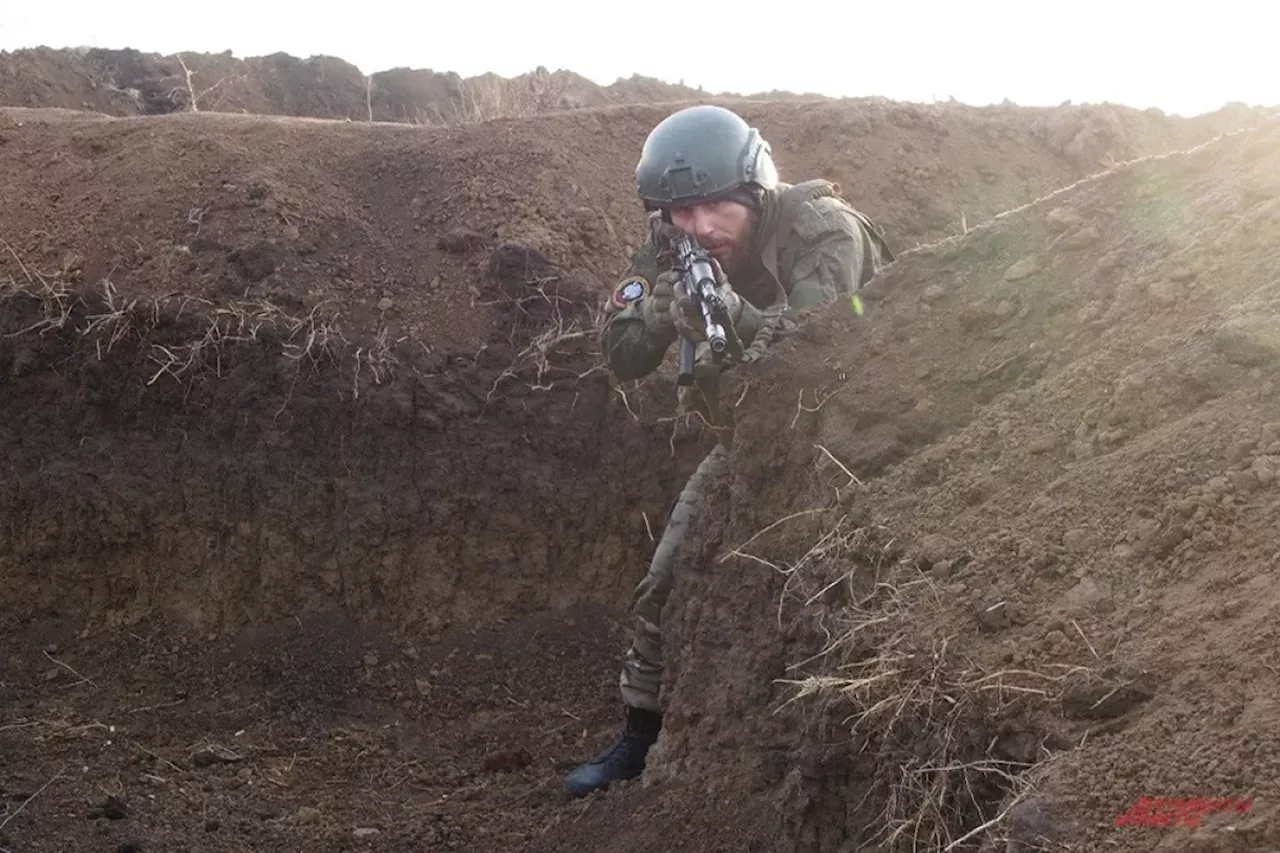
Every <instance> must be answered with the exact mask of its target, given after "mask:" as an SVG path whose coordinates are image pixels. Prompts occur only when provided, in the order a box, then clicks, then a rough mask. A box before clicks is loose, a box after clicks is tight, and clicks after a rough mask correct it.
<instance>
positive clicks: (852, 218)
mask: <svg viewBox="0 0 1280 853" xmlns="http://www.w3.org/2000/svg"><path fill="white" fill-rule="evenodd" d="M861 228H862V221H861V220H860V219H859V217H858V215H857V213H856V212H855V211H854V209H853V207H852V206H851V205H850V204H849V203H848V202H847V201H845V200H844V199H842V198H840V197H839V196H818V197H817V198H810V199H807V200H805V201H803V202H801V203H800V204H799V205H797V207H796V210H795V213H794V215H793V218H792V221H791V230H792V232H794V234H795V236H797V237H799V238H800V239H801V240H803V241H804V242H805V243H814V242H817V241H819V240H824V239H826V238H829V237H832V236H838V235H848V236H854V235H856V234H858V232H859V231H860V230H861Z"/></svg>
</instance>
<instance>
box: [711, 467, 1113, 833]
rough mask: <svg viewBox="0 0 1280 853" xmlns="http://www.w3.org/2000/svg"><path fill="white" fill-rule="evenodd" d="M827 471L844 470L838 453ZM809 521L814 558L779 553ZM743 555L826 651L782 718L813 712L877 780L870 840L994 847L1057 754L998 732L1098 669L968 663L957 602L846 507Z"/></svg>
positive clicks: (772, 534) (791, 524)
mask: <svg viewBox="0 0 1280 853" xmlns="http://www.w3.org/2000/svg"><path fill="white" fill-rule="evenodd" d="M818 450H819V451H821V450H822V448H818ZM818 464H820V465H826V466H827V467H828V468H830V467H832V466H833V464H834V465H836V466H838V467H840V468H843V466H839V463H838V460H833V458H832V457H830V456H829V455H823V456H819V457H818ZM849 484H850V486H854V485H855V481H854V480H853V479H852V478H850V480H849ZM812 527H818V528H819V529H821V531H822V532H821V533H820V534H819V535H818V536H817V538H816V539H808V538H807V536H808V535H807V534H803V536H804V537H805V538H806V540H807V541H811V542H812V544H811V545H810V546H809V547H808V548H807V550H805V551H804V552H803V553H802V554H800V555H799V556H798V557H795V558H784V557H782V556H779V552H782V553H785V552H786V551H787V550H790V551H791V552H792V553H794V552H795V550H796V549H795V548H794V547H791V548H790V549H788V548H787V546H786V545H785V544H778V537H779V534H781V533H783V532H789V533H790V536H789V537H788V538H789V540H790V541H792V542H794V541H795V540H796V538H797V535H799V534H797V529H798V528H805V529H808V528H812ZM771 541H772V542H774V543H775V544H774V546H773V547H771V548H770V547H766V544H765V543H768V542H771ZM783 541H785V540H783ZM733 558H737V559H746V560H750V561H752V562H754V563H756V564H758V565H763V566H766V567H768V568H770V569H772V570H774V571H776V572H778V573H780V574H781V575H783V576H784V577H785V578H786V581H785V583H784V584H783V592H782V594H781V596H780V600H779V604H778V620H779V624H780V625H781V623H782V621H783V611H784V609H787V608H791V612H792V615H793V616H795V615H799V616H800V617H801V618H807V619H813V620H814V621H815V622H816V624H817V626H818V628H819V631H820V634H821V636H822V637H823V638H824V641H823V643H822V647H821V649H820V650H819V651H818V652H817V653H816V654H814V655H812V656H811V657H809V658H807V659H805V660H802V661H799V662H797V663H795V664H792V665H791V666H790V667H789V668H788V674H787V677H785V678H783V679H780V682H781V683H782V684H784V685H786V686H787V687H788V688H789V692H790V696H789V698H788V699H787V700H786V701H785V702H784V703H783V705H782V706H781V707H780V708H779V709H778V710H779V711H782V710H783V709H790V710H795V711H801V712H804V713H805V714H806V718H809V719H811V720H813V721H816V722H815V725H817V726H818V727H819V728H821V729H822V730H823V731H822V738H823V740H825V741H827V742H831V741H835V742H836V743H837V744H844V746H843V747H841V746H837V747H834V748H845V749H848V750H850V753H851V755H852V759H853V760H854V761H855V762H856V763H857V765H858V766H859V767H860V768H863V769H862V770H860V773H863V772H869V773H870V774H871V776H872V777H873V779H874V782H873V785H872V787H871V789H870V790H867V791H865V792H864V793H865V795H866V798H867V799H866V801H865V802H866V803H869V804H871V805H869V806H867V807H866V808H867V812H868V814H873V816H872V817H870V818H869V823H868V824H867V825H865V826H864V827H863V828H862V829H863V831H864V832H865V833H866V836H867V837H866V838H864V839H862V842H863V843H864V844H867V845H869V846H873V847H876V849H885V850H892V851H926V850H927V851H952V850H960V849H977V848H978V846H979V845H980V844H982V843H987V844H990V843H992V842H993V841H994V840H995V839H998V838H999V837H1000V836H1001V833H1002V832H1004V831H1005V830H1006V824H1007V823H1008V818H1009V815H1010V813H1011V811H1012V810H1013V809H1014V808H1015V806H1017V805H1018V804H1019V803H1020V802H1021V801H1022V800H1023V799H1024V798H1026V797H1027V796H1028V795H1029V794H1030V793H1031V791H1032V787H1033V786H1032V782H1031V779H1032V775H1031V774H1030V772H1029V771H1031V770H1032V769H1033V768H1036V767H1043V765H1044V763H1045V762H1046V761H1048V760H1049V759H1050V758H1051V755H1050V753H1049V751H1048V750H1047V749H1045V747H1044V746H1043V743H1042V742H1035V743H1034V744H1033V747H1032V748H1031V749H1030V751H1031V752H1032V753H1034V754H1033V755H1029V754H1026V753H1027V750H1026V749H1021V748H1019V749H1015V748H1012V747H1010V746H1009V745H1008V743H1006V742H1004V741H1003V740H1002V735H1003V734H1004V733H1005V732H1007V731H1010V726H1011V724H1012V725H1013V728H1014V729H1016V730H1018V731H1025V730H1027V726H1033V725H1034V722H1033V721H1034V720H1035V719H1036V718H1037V715H1038V714H1040V713H1041V712H1043V711H1046V710H1050V709H1053V708H1055V707H1056V706H1058V705H1060V703H1061V701H1062V697H1063V694H1064V692H1065V691H1066V689H1067V688H1068V687H1069V686H1070V685H1072V684H1074V683H1076V682H1077V681H1078V680H1080V679H1082V678H1089V677H1090V675H1091V674H1090V673H1089V671H1088V670H1086V669H1084V668H1083V667H1078V666H1066V665H1059V666H1053V667H1048V668H1046V671H1033V670H1030V669H1016V668H1007V669H995V668H991V667H987V666H984V665H983V664H982V663H981V662H980V661H977V660H974V659H972V658H971V657H970V656H968V655H967V654H965V652H964V651H963V650H962V649H961V648H960V646H962V645H963V636H964V634H965V631H964V630H963V629H957V628H956V625H957V620H956V612H955V610H954V608H953V605H952V603H951V601H950V600H949V599H948V597H947V596H946V595H945V594H944V592H943V591H942V590H940V589H939V588H938V587H937V586H936V584H935V583H934V581H933V580H932V579H931V578H930V577H928V576H927V575H926V574H924V573H923V572H922V571H921V570H920V569H919V568H918V567H917V566H916V565H915V563H914V562H913V561H912V560H911V559H909V558H908V557H906V556H904V555H903V548H902V547H901V544H900V543H899V542H898V541H897V540H896V538H895V536H894V534H893V532H892V531H891V530H889V529H887V528H885V527H883V526H878V525H868V524H865V523H860V522H859V520H858V519H857V518H856V517H855V516H854V515H852V514H849V513H846V512H844V511H843V510H841V509H840V508H839V506H833V507H830V508H828V507H815V508H812V509H808V510H801V511H798V512H794V513H791V514H790V515H787V516H785V517H783V518H780V519H778V520H777V521H775V522H773V523H772V524H770V525H769V526H768V527H766V528H764V529H763V530H761V531H760V532H758V533H757V534H755V535H754V536H752V537H751V538H750V539H749V540H748V541H747V542H744V543H743V544H742V545H740V546H738V547H737V548H734V549H732V550H730V551H729V552H728V553H726V554H725V555H724V556H722V557H721V560H722V561H725V560H729V559H733ZM948 626H950V627H951V631H950V632H948ZM969 630H970V631H971V630H972V629H971V627H970V628H969ZM877 845H879V846H877Z"/></svg>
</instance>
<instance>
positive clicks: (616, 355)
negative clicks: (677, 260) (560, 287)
mask: <svg viewBox="0 0 1280 853" xmlns="http://www.w3.org/2000/svg"><path fill="white" fill-rule="evenodd" d="M658 272H659V270H658V249H657V245H656V243H655V242H654V239H653V237H652V236H650V237H649V239H647V240H646V241H645V243H644V245H642V246H641V247H640V248H639V249H637V250H636V253H635V254H634V255H633V256H632V258H631V266H630V267H629V268H628V269H627V272H626V274H625V275H624V276H623V277H622V278H621V279H619V280H618V284H617V286H616V287H615V291H614V292H615V293H616V292H617V291H618V290H619V289H621V288H622V287H624V286H625V285H626V284H628V283H631V282H635V281H637V280H641V281H642V282H643V284H644V288H645V293H650V292H651V291H652V290H653V286H654V284H655V283H656V282H657V279H658ZM612 297H613V294H612V293H611V294H610V298H612ZM643 309H644V300H641V301H640V302H633V303H631V304H630V305H628V306H626V307H625V308H623V309H622V310H621V311H618V312H616V313H613V314H610V315H609V317H608V319H607V320H606V321H605V323H604V327H603V328H602V329H601V330H600V349H601V351H602V352H603V353H604V358H605V362H606V363H607V364H608V365H609V369H610V370H611V371H612V372H613V373H614V375H615V376H617V377H618V378H619V379H621V380H623V381H624V382H626V381H630V380H633V379H641V378H643V377H645V376H647V375H649V374H650V373H652V372H653V371H655V370H657V369H658V367H659V366H660V365H661V364H662V359H663V358H664V357H665V356H666V354H667V350H668V349H670V347H671V345H672V344H673V343H675V340H676V338H677V337H679V333H678V332H676V329H675V327H674V326H670V327H669V328H667V327H664V328H662V329H660V330H655V329H653V328H651V327H650V326H649V325H648V324H647V323H646V322H645V318H644V314H643Z"/></svg>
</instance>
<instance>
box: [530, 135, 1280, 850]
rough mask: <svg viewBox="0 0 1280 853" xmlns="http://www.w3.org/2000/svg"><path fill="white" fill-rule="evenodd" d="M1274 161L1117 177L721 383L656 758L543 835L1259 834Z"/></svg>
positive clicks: (1215, 158)
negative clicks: (729, 415) (714, 480)
mask: <svg viewBox="0 0 1280 853" xmlns="http://www.w3.org/2000/svg"><path fill="white" fill-rule="evenodd" d="M1277 175H1280V124H1277V123H1275V122H1274V121H1273V122H1271V123H1269V124H1267V125H1265V126H1263V127H1260V128H1258V129H1256V130H1254V131H1251V132H1245V133H1240V134H1237V135H1233V136H1229V137H1227V138H1224V139H1221V140H1218V141H1215V142H1211V143H1208V144H1206V145H1204V146H1202V147H1199V148H1197V149H1194V150H1192V151H1189V152H1186V153H1177V154H1171V155H1170V156H1168V157H1162V158H1154V159H1149V160H1146V161H1142V162H1138V163H1134V164H1129V165H1126V166H1122V167H1119V168H1116V169H1114V170H1110V171H1108V172H1106V173H1104V174H1102V175H1100V176H1098V177H1096V178H1092V179H1088V180H1086V181H1083V182H1081V183H1080V184H1079V185H1077V186H1073V187H1070V188H1066V189H1064V190H1062V191H1061V192H1059V193H1055V194H1053V195H1052V196H1049V197H1046V198H1045V199H1042V200H1039V201H1037V202H1035V203H1034V204H1031V205H1029V206H1027V207H1026V208H1025V209H1022V210H1018V211H1014V212H1011V213H1009V214H1008V215H1005V216H1001V217H999V218H997V219H994V220H991V221H989V222H986V223H983V224H982V225H981V226H980V227H979V228H977V229H974V230H973V231H972V232H971V233H969V234H967V235H965V236H963V237H960V238H956V239H953V240H947V241H943V242H941V243H938V244H935V245H933V246H930V247H926V248H922V249H921V250H919V251H916V252H911V253H908V254H907V255H906V256H904V257H903V258H902V259H901V260H900V261H899V262H898V263H897V264H895V265H894V266H893V267H892V268H891V269H890V270H888V271H887V272H886V274H884V275H883V276H882V277H880V278H879V279H877V281H876V282H874V283H873V284H872V286H871V295H870V297H869V299H868V302H867V314H866V316H865V317H855V316H853V315H852V313H851V312H849V311H848V309H847V307H845V306H839V307H833V308H831V309H828V310H825V311H822V312H819V314H818V316H815V317H814V318H813V319H812V322H811V323H809V324H807V325H806V326H805V327H804V328H803V330H802V331H801V332H800V333H798V334H796V335H794V336H792V337H791V338H790V339H789V340H787V341H785V342H783V343H781V344H780V345H778V346H776V347H775V349H774V350H773V354H772V356H771V357H770V358H769V359H766V360H764V361H763V362H761V363H760V364H759V365H758V366H756V367H755V368H753V369H752V370H749V371H747V372H745V373H744V374H743V375H741V376H739V377H738V379H737V381H736V383H735V386H734V388H733V390H732V391H731V393H729V395H728V396H729V397H730V398H731V399H735V400H736V399H742V400H744V402H743V404H742V405H741V406H740V407H739V410H738V411H737V413H736V422H737V432H736V435H735V441H734V449H733V452H732V458H731V462H730V465H729V470H728V471H727V472H726V473H725V474H724V475H723V477H722V478H721V481H720V482H719V484H718V486H717V488H716V491H715V494H714V496H713V497H711V498H710V499H709V501H708V503H707V505H706V508H705V511H704V512H705V517H704V521H703V522H702V523H701V524H700V525H699V527H698V534H699V540H700V541H699V544H698V546H697V547H696V549H695V550H694V551H693V553H691V554H689V555H687V556H686V558H685V559H684V560H683V561H682V565H681V566H680V568H681V570H682V575H681V577H682V580H683V582H684V587H683V592H682V594H681V595H680V596H679V597H678V600H677V601H675V602H674V603H673V605H672V608H671V611H672V612H671V614H670V616H669V618H668V625H669V626H670V631H671V636H672V640H671V641H672V643H673V644H675V645H677V646H678V647H679V648H680V649H681V653H680V654H679V656H678V658H677V659H676V660H675V661H674V662H673V663H672V664H671V666H670V672H669V673H668V675H669V682H668V683H669V692H668V696H667V701H668V702H669V705H670V707H671V708H672V714H671V716H670V719H669V721H668V725H667V727H666V729H665V732H664V735H663V740H662V742H661V745H660V747H659V749H658V752H657V755H656V756H655V761H654V763H653V765H652V767H651V768H650V772H649V774H648V784H647V785H645V786H641V787H634V788H633V789H632V790H628V791H627V793H626V795H625V796H623V797H617V796H614V797H610V798H601V799H600V801H599V802H598V803H596V804H594V806H593V808H595V812H594V814H593V813H592V812H591V811H590V810H588V812H587V814H588V816H587V817H586V818H584V819H582V820H578V821H576V822H575V823H574V825H573V827H572V828H569V827H568V826H567V825H566V827H565V832H566V833H569V832H571V833H572V838H573V844H570V845H564V846H561V847H558V848H557V846H556V844H554V843H548V844H547V845H545V846H544V847H540V848H538V849H545V850H551V849H567V850H584V851H585V850H589V849H598V848H599V847H601V846H603V845H606V844H608V845H610V849H615V850H625V851H632V850H634V851H642V850H643V851H649V850H659V849H667V850H689V851H692V850H712V851H721V850H723V851H729V850H759V851H765V850H768V851H774V850H776V851H784V850H785V851H793V850H794V851H801V850H803V851H848V850H886V851H889V850H892V851H897V850H911V849H929V850H947V849H949V850H974V851H984V853H985V852H986V851H990V853H994V852H995V851H1002V853H1007V851H1032V850H1037V851H1047V850H1073V851H1076V850H1078V851H1104V850H1113V849H1125V850H1134V851H1157V850H1158V851H1205V852H1206V853H1207V851H1210V850H1213V851H1217V850H1227V851H1236V850H1239V851H1244V850H1263V849H1271V848H1272V847H1273V846H1275V844H1276V843H1277V841H1278V840H1280V824H1277V822H1276V802H1277V796H1278V795H1280V787H1278V783H1277V780H1280V774H1278V773H1277V769H1278V768H1280V739H1277V738H1276V736H1275V734H1274V732H1275V731H1276V729H1277V726H1276V724H1277V708H1278V707H1280V706H1277V704H1276V698H1277V697H1278V696H1280V678H1277V675H1276V671H1275V668H1274V666H1275V662H1274V658H1275V639H1276V630H1275V627H1274V624H1273V622H1274V620H1273V619H1272V618H1271V616H1270V614H1271V613H1272V612H1273V611H1274V607H1275V601H1276V596H1275V593H1274V589H1273V587H1274V583H1273V575H1274V571H1275V565H1276V564H1275V557H1276V555H1277V554H1280V534H1278V533H1277V531H1280V526H1277V524H1276V520H1277V514H1280V497H1278V496H1277V492H1276V469H1277V466H1278V465H1280V401H1278V400H1277V398H1276V390H1277V385H1276V381H1275V375H1274V370H1273V368H1274V366H1275V365H1276V364H1277V363H1278V362H1280V289H1278V288H1277V282H1276V278H1275V251H1274V245H1275V239H1276V235H1277V229H1278V228H1280V183H1277V180H1276V176H1277ZM939 342H945V347H946V352H947V358H946V359H940V358H939V356H938V349H939ZM752 401H754V402H752ZM677 815H678V817H677ZM619 825H626V826H628V827H629V830H633V831H628V833H627V834H626V835H625V836H624V837H619V835H618V834H617V833H616V831H615V829H614V828H615V827H617V826H619Z"/></svg>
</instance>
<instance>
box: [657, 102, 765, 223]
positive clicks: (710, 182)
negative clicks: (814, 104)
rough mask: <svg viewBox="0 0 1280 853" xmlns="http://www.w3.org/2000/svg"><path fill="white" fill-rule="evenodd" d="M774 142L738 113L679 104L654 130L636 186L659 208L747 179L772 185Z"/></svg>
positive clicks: (726, 189)
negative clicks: (763, 135) (771, 146)
mask: <svg viewBox="0 0 1280 853" xmlns="http://www.w3.org/2000/svg"><path fill="white" fill-rule="evenodd" d="M777 183H778V170H777V168H776V167H775V166H774V163H773V158H772V157H771V156H770V148H769V143H767V142H765V141H764V138H763V137H762V136H761V135H760V131H758V130H756V129H755V128H754V127H751V126H750V125H748V124H747V123H746V122H745V121H744V120H743V119H742V117H741V116H739V115H738V114H737V113H734V112H732V111H731V110H727V109H725V108H724V107H717V106H712V105H710V104H703V105H700V106H696V107H686V108H685V109H682V110H678V111H676V112H674V113H672V114H671V115H669V116H667V117H666V118H664V119H663V120H662V121H660V122H659V123H658V124H657V126H656V127H654V129H653V130H651V131H650V132H649V136H648V138H646V139H645V141H644V146H643V147H642V148H641V150H640V162H639V163H637V164H636V192H637V193H638V194H639V196H640V198H641V199H642V200H643V201H644V203H645V207H646V208H648V209H650V210H654V209H657V208H661V207H667V206H669V205H674V204H685V203H691V202H692V203H696V202H701V201H707V200H708V199H711V198H714V197H715V196H719V195H721V194H723V193H727V192H730V191H731V190H734V189H737V188H738V187H741V186H744V185H753V186H757V187H760V188H761V189H772V188H773V187H775V186H776V185H777Z"/></svg>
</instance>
